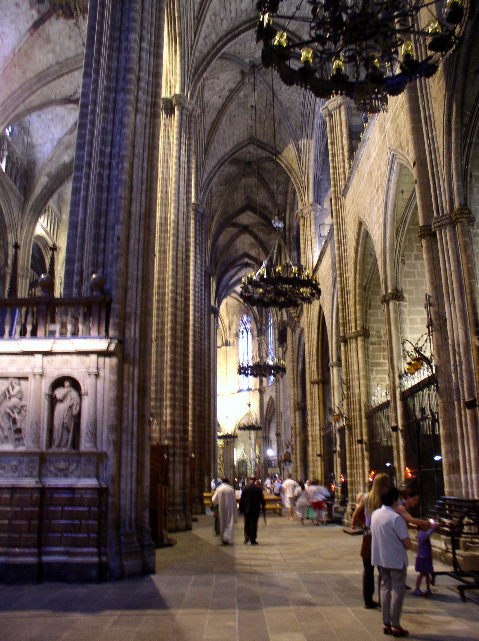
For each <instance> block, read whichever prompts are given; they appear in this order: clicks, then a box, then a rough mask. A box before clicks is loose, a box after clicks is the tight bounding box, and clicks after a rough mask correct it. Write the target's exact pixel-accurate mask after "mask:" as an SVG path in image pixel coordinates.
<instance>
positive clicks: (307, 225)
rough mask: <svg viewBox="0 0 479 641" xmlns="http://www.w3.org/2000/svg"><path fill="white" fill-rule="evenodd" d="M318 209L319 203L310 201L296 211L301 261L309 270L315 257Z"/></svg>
mask: <svg viewBox="0 0 479 641" xmlns="http://www.w3.org/2000/svg"><path fill="white" fill-rule="evenodd" d="M320 211H321V207H320V205H318V204H317V203H310V204H309V205H306V206H305V207H302V208H301V209H299V210H298V211H297V212H296V218H297V220H298V225H299V242H300V247H301V263H302V264H303V265H304V266H305V267H306V268H307V269H309V270H310V271H311V272H312V271H313V268H314V261H315V257H316V237H317V232H316V214H318V213H319V212H320Z"/></svg>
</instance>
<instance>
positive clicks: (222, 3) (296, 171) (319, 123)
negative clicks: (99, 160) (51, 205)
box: [0, 0, 327, 302]
mask: <svg viewBox="0 0 479 641" xmlns="http://www.w3.org/2000/svg"><path fill="white" fill-rule="evenodd" d="M297 3H298V2H297V0H293V1H291V0H287V1H286V2H284V5H285V12H286V11H289V10H291V11H294V9H295V7H296V5H297ZM255 4H256V3H255V2H254V1H253V0H192V1H191V2H171V1H169V2H167V6H168V10H169V11H173V12H176V14H177V15H176V19H177V23H178V25H179V27H178V33H179V41H180V51H182V52H183V54H182V56H181V57H182V64H181V65H180V66H181V70H182V71H181V74H180V75H181V78H180V80H179V86H177V87H169V86H168V83H167V82H166V80H165V82H164V95H166V96H168V92H171V93H176V92H178V91H179V92H182V93H185V94H186V95H187V97H188V98H190V99H191V100H193V101H194V102H195V103H196V105H197V106H198V114H199V116H198V129H197V133H198V139H199V144H198V149H199V150H200V152H199V158H197V162H196V167H197V171H198V176H197V180H196V184H197V185H198V189H197V193H196V197H197V200H198V201H200V202H201V203H202V204H203V205H204V206H205V207H206V210H207V212H208V214H209V221H210V225H209V241H210V246H209V248H210V263H211V264H210V266H211V268H212V270H213V273H214V275H215V281H216V285H217V302H220V301H221V300H222V299H223V298H224V297H225V296H226V295H228V294H230V293H232V292H233V291H234V290H236V291H237V290H238V285H239V283H240V281H241V276H242V275H243V274H244V273H245V272H247V271H250V270H251V268H254V267H255V266H258V265H259V264H261V262H262V261H263V260H264V258H265V257H266V255H267V253H268V252H269V250H270V249H271V247H272V243H273V237H274V230H273V227H272V224H271V220H272V218H273V217H274V216H275V215H277V214H279V215H281V216H284V217H285V219H286V222H287V237H288V241H289V244H290V249H291V251H293V250H294V245H295V238H296V232H295V216H294V214H295V212H296V211H297V210H298V209H300V208H302V207H304V206H306V205H308V204H310V203H311V202H318V203H321V202H322V200H323V199H324V197H325V193H324V192H325V191H326V190H327V185H326V186H324V181H322V180H321V170H322V169H321V168H323V169H324V168H325V167H327V149H326V137H325V126H324V122H323V120H322V117H321V113H320V107H321V102H320V101H318V100H316V99H314V98H313V97H311V96H309V95H307V94H306V93H305V92H303V91H302V90H300V89H298V88H287V87H285V86H284V85H282V84H281V82H280V81H279V79H278V78H277V77H275V76H274V75H273V74H271V71H270V70H267V69H264V68H263V67H262V64H261V46H260V45H259V44H257V43H256V35H255V28H256V21H257V18H258V14H257V10H256V8H255ZM303 4H305V3H303ZM0 9H1V13H0V42H1V43H2V46H1V48H0V128H2V129H3V128H4V127H6V126H7V125H12V124H14V125H16V131H17V135H16V138H15V140H14V142H15V144H16V145H17V146H18V147H19V151H20V152H21V154H22V155H24V156H25V157H26V159H27V175H28V189H27V193H26V194H25V198H26V202H27V203H29V206H30V209H32V211H37V208H36V207H34V206H33V204H34V203H35V202H36V201H38V202H41V203H43V202H44V201H45V199H48V198H50V199H55V198H61V199H62V203H63V209H64V210H65V209H68V198H69V190H70V186H71V183H70V181H71V176H72V168H73V158H74V152H75V138H76V126H77V118H78V105H79V96H80V88H81V78H82V65H83V56H84V50H85V40H86V28H87V17H81V18H79V19H74V20H65V19H59V18H58V17H56V16H55V15H53V14H52V12H51V11H50V9H49V2H48V1H47V0H37V1H34V0H15V2H13V1H12V0H0ZM304 12H307V7H306V9H305V10H304ZM165 78H166V76H165V74H164V79H165ZM273 115H274V117H273ZM325 159H326V162H325Z"/></svg>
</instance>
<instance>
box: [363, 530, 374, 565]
mask: <svg viewBox="0 0 479 641" xmlns="http://www.w3.org/2000/svg"><path fill="white" fill-rule="evenodd" d="M372 538H373V537H372V536H371V532H365V533H364V534H363V540H362V542H361V557H362V558H363V559H370V558H371V543H372Z"/></svg>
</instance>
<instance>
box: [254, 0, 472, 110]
mask: <svg viewBox="0 0 479 641" xmlns="http://www.w3.org/2000/svg"><path fill="white" fill-rule="evenodd" d="M286 4H287V3H286V1H285V2H284V3H283V0H260V1H259V2H257V5H256V6H257V9H258V11H259V14H260V16H259V21H258V26H257V40H258V41H261V42H262V43H263V50H262V61H263V64H264V66H265V67H273V68H274V69H275V70H276V71H277V72H278V73H279V75H280V77H281V79H282V81H283V82H284V83H285V84H286V85H289V86H291V85H298V86H300V87H304V88H305V89H309V90H310V91H311V92H312V93H313V94H314V95H315V96H317V97H319V98H330V97H331V96H333V95H338V94H341V95H346V96H349V97H350V98H352V99H353V100H354V102H355V103H356V106H357V108H358V109H359V110H360V111H362V112H366V113H377V112H380V111H384V110H385V109H386V108H387V101H388V96H396V95H398V94H400V93H402V92H403V91H404V89H405V88H406V86H407V84H408V83H409V82H411V81H412V80H415V79H417V78H419V77H425V78H428V77H430V76H432V75H434V73H436V71H437V69H438V66H439V62H440V60H441V59H442V58H443V57H444V56H445V55H446V54H447V53H448V52H449V51H451V50H452V49H453V48H454V47H455V46H456V44H457V42H458V38H459V32H460V28H459V25H460V24H461V23H462V21H463V19H464V15H465V13H466V12H465V10H464V7H465V5H467V7H469V4H470V2H468V0H429V1H428V0H307V2H306V0H299V3H298V5H297V6H296V9H295V10H294V12H293V14H292V15H283V14H281V13H280V9H281V5H283V6H285V5H286ZM306 5H309V6H310V11H309V16H308V15H300V12H301V10H302V9H303V7H304V9H306ZM305 25H306V28H305ZM293 27H294V29H295V32H296V33H299V34H300V35H299V36H293V37H292V36H291V35H290V34H291V32H292V30H293Z"/></svg>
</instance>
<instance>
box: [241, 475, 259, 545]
mask: <svg viewBox="0 0 479 641" xmlns="http://www.w3.org/2000/svg"><path fill="white" fill-rule="evenodd" d="M261 509H263V514H264V515H266V501H265V500H264V496H263V490H262V489H261V487H260V486H259V485H256V476H250V477H249V478H248V483H247V485H246V486H245V487H244V488H243V491H242V493H241V498H240V502H239V511H240V512H241V514H244V542H245V543H248V541H249V542H251V545H257V543H258V541H257V540H256V533H257V531H258V519H259V514H260V512H261Z"/></svg>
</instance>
